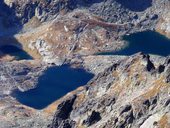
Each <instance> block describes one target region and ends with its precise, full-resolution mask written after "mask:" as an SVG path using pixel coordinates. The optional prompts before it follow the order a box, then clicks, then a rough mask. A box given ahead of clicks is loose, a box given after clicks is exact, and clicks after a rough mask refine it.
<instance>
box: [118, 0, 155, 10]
mask: <svg viewBox="0 0 170 128" xmlns="http://www.w3.org/2000/svg"><path fill="white" fill-rule="evenodd" d="M116 1H117V2H118V3H120V4H121V5H122V6H123V7H125V8H127V9H129V10H131V11H135V12H141V11H144V10H146V9H147V8H149V7H151V6H152V0H116Z"/></svg>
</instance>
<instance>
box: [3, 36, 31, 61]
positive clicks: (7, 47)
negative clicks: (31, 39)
mask: <svg viewBox="0 0 170 128" xmlns="http://www.w3.org/2000/svg"><path fill="white" fill-rule="evenodd" d="M22 49H23V47H22V45H21V44H20V43H19V42H18V41H17V40H16V39H15V38H14V37H1V38H0V53H1V54H0V57H3V56H4V55H10V56H13V57H14V58H15V60H32V59H33V57H32V56H30V55H29V54H28V53H27V52H25V51H24V50H22Z"/></svg>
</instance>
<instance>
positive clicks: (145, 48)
mask: <svg viewBox="0 0 170 128" xmlns="http://www.w3.org/2000/svg"><path fill="white" fill-rule="evenodd" d="M123 39H124V40H125V41H127V42H128V43H129V44H128V46H127V47H125V48H124V49H122V50H120V51H117V52H105V53H99V54H98V55H133V54H135V53H137V52H143V53H145V54H155V55H160V56H168V55H170V39H168V38H166V37H165V36H163V35H161V34H159V33H157V32H154V31H145V32H139V33H135V34H131V35H127V36H124V37H123Z"/></svg>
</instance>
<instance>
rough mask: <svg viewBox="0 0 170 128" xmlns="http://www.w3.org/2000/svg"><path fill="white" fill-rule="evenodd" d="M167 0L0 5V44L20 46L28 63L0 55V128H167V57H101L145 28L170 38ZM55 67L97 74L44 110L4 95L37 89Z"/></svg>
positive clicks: (29, 0) (17, 0)
mask: <svg viewBox="0 0 170 128" xmlns="http://www.w3.org/2000/svg"><path fill="white" fill-rule="evenodd" d="M169 5H170V1H169V0H127V1H125V0H0V47H2V46H5V45H7V46H8V45H12V46H15V47H18V48H20V49H23V50H24V51H26V52H27V53H28V54H29V55H30V56H32V57H33V60H19V61H17V60H15V59H14V58H13V56H10V55H6V54H4V53H3V52H1V51H0V69H1V70H0V124H1V125H0V128H46V127H49V128H86V127H89V128H95V127H96V128H112V127H113V128H155V127H156V128H169V127H170V58H169V56H168V57H161V56H155V55H146V54H143V53H137V54H135V55H132V56H113V55H111V56H107V55H106V56H104V55H100V56H99V55H96V53H99V52H106V51H116V50H119V49H121V48H123V47H124V46H125V45H126V42H124V41H123V40H122V36H123V35H126V34H130V33H135V32H139V31H145V30H156V31H158V32H160V33H162V34H164V35H166V36H167V37H169V35H170V30H169V26H170V25H169V24H170V20H169V18H170V16H169V7H170V6H169ZM51 64H53V65H62V64H70V65H71V66H72V67H73V68H77V67H81V68H84V69H85V70H87V71H89V72H91V73H93V74H95V77H94V78H93V79H92V80H91V81H89V82H88V84H87V85H85V86H83V87H79V88H78V89H76V90H74V91H73V92H70V93H68V94H67V95H66V96H64V97H62V98H60V99H59V100H57V101H55V102H54V103H52V104H51V105H49V106H47V107H46V108H44V109H42V110H36V109H33V108H30V107H28V106H25V105H22V104H21V103H19V102H18V101H17V100H16V99H15V98H13V97H12V96H11V95H10V93H11V92H13V91H14V90H15V89H19V90H20V91H27V90H30V89H33V88H36V85H37V82H38V78H39V77H40V76H41V75H42V74H43V73H44V71H45V70H46V69H47V68H48V67H50V66H52V65H51Z"/></svg>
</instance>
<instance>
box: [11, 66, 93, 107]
mask: <svg viewBox="0 0 170 128" xmlns="http://www.w3.org/2000/svg"><path fill="white" fill-rule="evenodd" d="M92 78H93V74H91V73H88V72H86V71H85V70H83V69H73V68H70V67H69V66H68V65H64V66H60V67H51V68H49V69H47V70H46V71H45V72H44V74H43V75H42V76H41V77H40V78H39V80H38V85H37V88H35V89H32V90H29V91H26V92H21V91H19V90H16V91H14V92H13V93H12V96H13V97H15V98H16V99H17V100H18V101H19V102H20V103H22V104H24V105H27V106H30V107H33V108H35V109H43V108H45V107H46V106H48V105H49V104H51V103H52V102H54V101H56V100H57V99H59V98H60V97H62V96H64V95H65V94H67V93H68V92H70V91H72V90H75V89H76V88H77V87H79V86H82V85H85V84H86V83H87V82H88V81H89V80H90V79H92Z"/></svg>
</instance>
